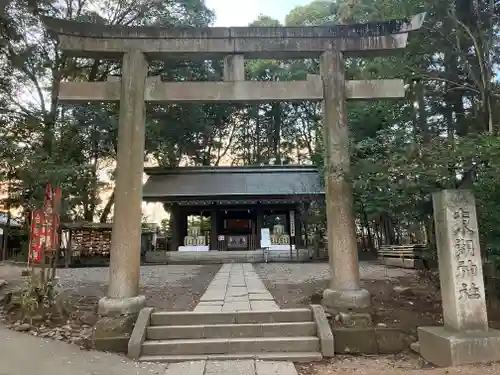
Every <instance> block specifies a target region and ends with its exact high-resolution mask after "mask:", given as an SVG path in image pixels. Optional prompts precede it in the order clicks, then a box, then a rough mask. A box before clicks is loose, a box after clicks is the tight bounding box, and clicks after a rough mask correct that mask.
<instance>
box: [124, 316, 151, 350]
mask: <svg viewBox="0 0 500 375" xmlns="http://www.w3.org/2000/svg"><path fill="white" fill-rule="evenodd" d="M153 310H154V309H153V308H152V307H146V308H144V309H142V310H141V312H140V313H139V316H138V318H137V321H136V322H135V325H134V328H133V331H132V335H131V336H130V340H129V342H128V351H127V355H128V356H129V357H130V358H133V359H137V358H139V357H140V355H141V347H142V344H143V342H144V341H145V340H146V333H147V329H148V326H149V324H150V322H151V313H152V312H153Z"/></svg>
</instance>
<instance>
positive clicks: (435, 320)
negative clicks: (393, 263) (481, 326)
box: [256, 262, 500, 375]
mask: <svg viewBox="0 0 500 375" xmlns="http://www.w3.org/2000/svg"><path fill="white" fill-rule="evenodd" d="M256 269H257V272H258V273H259V275H260V276H261V278H262V279H263V281H264V283H265V285H266V287H267V288H268V289H269V291H270V292H271V294H272V295H273V296H274V298H275V299H276V301H277V303H278V304H279V305H280V307H281V308H291V307H304V306H307V305H308V304H310V303H320V302H321V294H322V292H323V290H324V289H325V288H327V286H328V281H329V278H330V271H329V268H328V265H326V264H314V265H313V264H293V263H289V264H259V265H257V266H256ZM360 274H361V280H362V281H361V284H362V286H363V288H365V289H367V290H368V291H369V292H370V293H371V295H372V297H373V305H374V314H373V319H374V323H376V324H377V323H383V324H385V325H386V326H387V327H394V328H399V329H402V330H403V331H404V332H405V333H406V334H407V335H408V336H409V338H410V340H412V341H416V340H417V338H416V337H417V327H418V326H424V325H440V324H443V320H442V319H443V317H442V309H441V297H440V292H439V281H438V279H437V278H436V276H435V275H434V274H428V273H422V272H418V271H414V270H411V271H405V270H402V269H398V268H386V267H383V266H379V265H376V264H373V263H369V262H361V264H360ZM488 317H489V318H490V326H491V327H492V328H499V327H500V311H499V310H498V309H492V308H491V307H490V308H489V309H488ZM296 368H297V371H298V372H299V375H333V374H335V375H337V374H339V375H340V374H341V375H351V374H352V375H382V374H383V375H417V374H418V375H483V374H500V363H495V364H487V365H478V366H460V367H455V368H445V369H442V368H436V367H433V366H432V365H430V364H428V363H426V362H425V361H424V360H423V359H422V358H421V357H420V356H418V355H417V354H414V353H412V352H406V353H401V354H398V355H392V356H340V355H339V356H336V357H335V358H333V359H331V360H328V361H322V362H312V363H308V364H296Z"/></svg>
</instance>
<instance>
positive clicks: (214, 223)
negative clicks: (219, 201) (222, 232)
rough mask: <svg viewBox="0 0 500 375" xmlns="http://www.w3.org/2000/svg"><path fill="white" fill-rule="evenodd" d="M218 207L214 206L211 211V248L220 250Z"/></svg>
mask: <svg viewBox="0 0 500 375" xmlns="http://www.w3.org/2000/svg"><path fill="white" fill-rule="evenodd" d="M218 211H219V210H218V209H217V208H216V207H213V208H212V209H211V211H210V250H219V246H218V243H219V240H218V235H219V222H218V217H219V215H218Z"/></svg>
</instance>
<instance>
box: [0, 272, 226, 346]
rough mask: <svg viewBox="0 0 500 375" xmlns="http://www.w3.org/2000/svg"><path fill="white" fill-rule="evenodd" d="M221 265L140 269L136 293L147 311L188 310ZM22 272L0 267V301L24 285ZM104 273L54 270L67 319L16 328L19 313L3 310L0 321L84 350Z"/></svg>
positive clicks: (36, 321) (104, 286)
mask: <svg viewBox="0 0 500 375" xmlns="http://www.w3.org/2000/svg"><path fill="white" fill-rule="evenodd" d="M219 268H220V265H204V266H194V265H193V266H191V265H167V266H144V267H141V284H140V293H141V294H143V295H144V296H146V299H147V304H148V306H152V307H157V308H159V309H162V310H168V311H176V310H177V311H179V310H180V311H183V310H192V309H193V308H194V307H195V306H196V304H197V303H198V301H199V299H200V298H201V296H202V294H203V293H204V292H205V290H206V288H207V287H208V284H209V283H210V281H211V280H212V279H213V277H214V276H215V274H216V273H217V271H218V270H219ZM22 269H23V268H22V267H19V266H13V265H9V264H2V265H0V279H3V280H5V281H7V285H6V286H5V287H3V288H2V290H1V291H0V299H1V297H2V295H5V294H6V293H8V292H9V291H14V290H19V289H20V288H22V286H23V285H24V284H25V282H26V280H25V278H23V277H22V276H21V271H22ZM108 272H109V271H108V268H105V267H101V268H99V267H94V268H74V269H71V268H70V269H59V270H57V276H58V277H59V281H58V284H59V286H60V287H59V289H60V291H61V296H62V298H61V300H62V301H64V305H65V306H67V307H68V311H67V314H64V315H63V316H59V315H57V316H55V315H54V316H53V317H52V318H51V320H44V319H39V318H38V317H37V316H35V319H34V320H32V321H31V322H29V324H27V325H26V324H23V326H25V325H26V327H24V328H21V327H19V321H20V318H21V316H20V311H19V309H16V310H13V311H10V312H7V311H2V304H0V322H1V323H3V324H4V325H6V326H11V327H12V328H14V329H15V330H21V329H22V330H23V331H27V332H29V333H30V334H32V335H35V336H41V337H50V338H54V339H56V340H61V341H66V342H73V343H77V344H80V345H83V346H85V345H86V340H87V339H88V338H89V337H90V334H91V330H92V326H93V325H94V324H95V322H96V321H97V314H96V308H97V302H98V301H99V299H100V298H101V297H103V296H105V295H106V290H107V282H108Z"/></svg>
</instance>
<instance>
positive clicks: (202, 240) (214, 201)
mask: <svg viewBox="0 0 500 375" xmlns="http://www.w3.org/2000/svg"><path fill="white" fill-rule="evenodd" d="M144 171H145V173H146V174H147V175H148V180H147V182H146V183H145V185H144V188H143V200H144V201H146V202H162V203H163V204H164V207H165V209H166V210H167V211H168V212H169V213H170V215H171V221H170V223H171V233H172V235H171V239H170V241H169V245H168V250H171V251H176V250H178V251H181V252H194V251H210V250H218V251H235V250H236V251H244V250H258V249H261V233H266V232H267V230H266V228H267V229H269V232H267V233H269V235H270V246H269V249H270V250H288V249H290V250H292V249H299V248H301V247H302V246H303V245H304V243H303V236H302V224H301V215H300V213H301V212H304V208H307V207H308V206H309V205H310V203H311V202H313V201H316V200H323V199H324V188H323V186H322V184H321V179H320V175H319V172H318V169H317V168H316V167H314V166H303V165H279V166H274V165H271V166H243V167H241V166H238V167H179V168H145V170H144ZM190 216H198V217H199V218H202V220H206V222H207V225H205V226H204V229H205V230H204V231H203V230H202V229H203V228H200V226H199V225H198V226H190V228H189V230H188V217H190ZM208 218H210V219H208ZM208 222H209V230H207V226H208ZM202 227H203V226H202ZM262 229H264V231H262Z"/></svg>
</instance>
